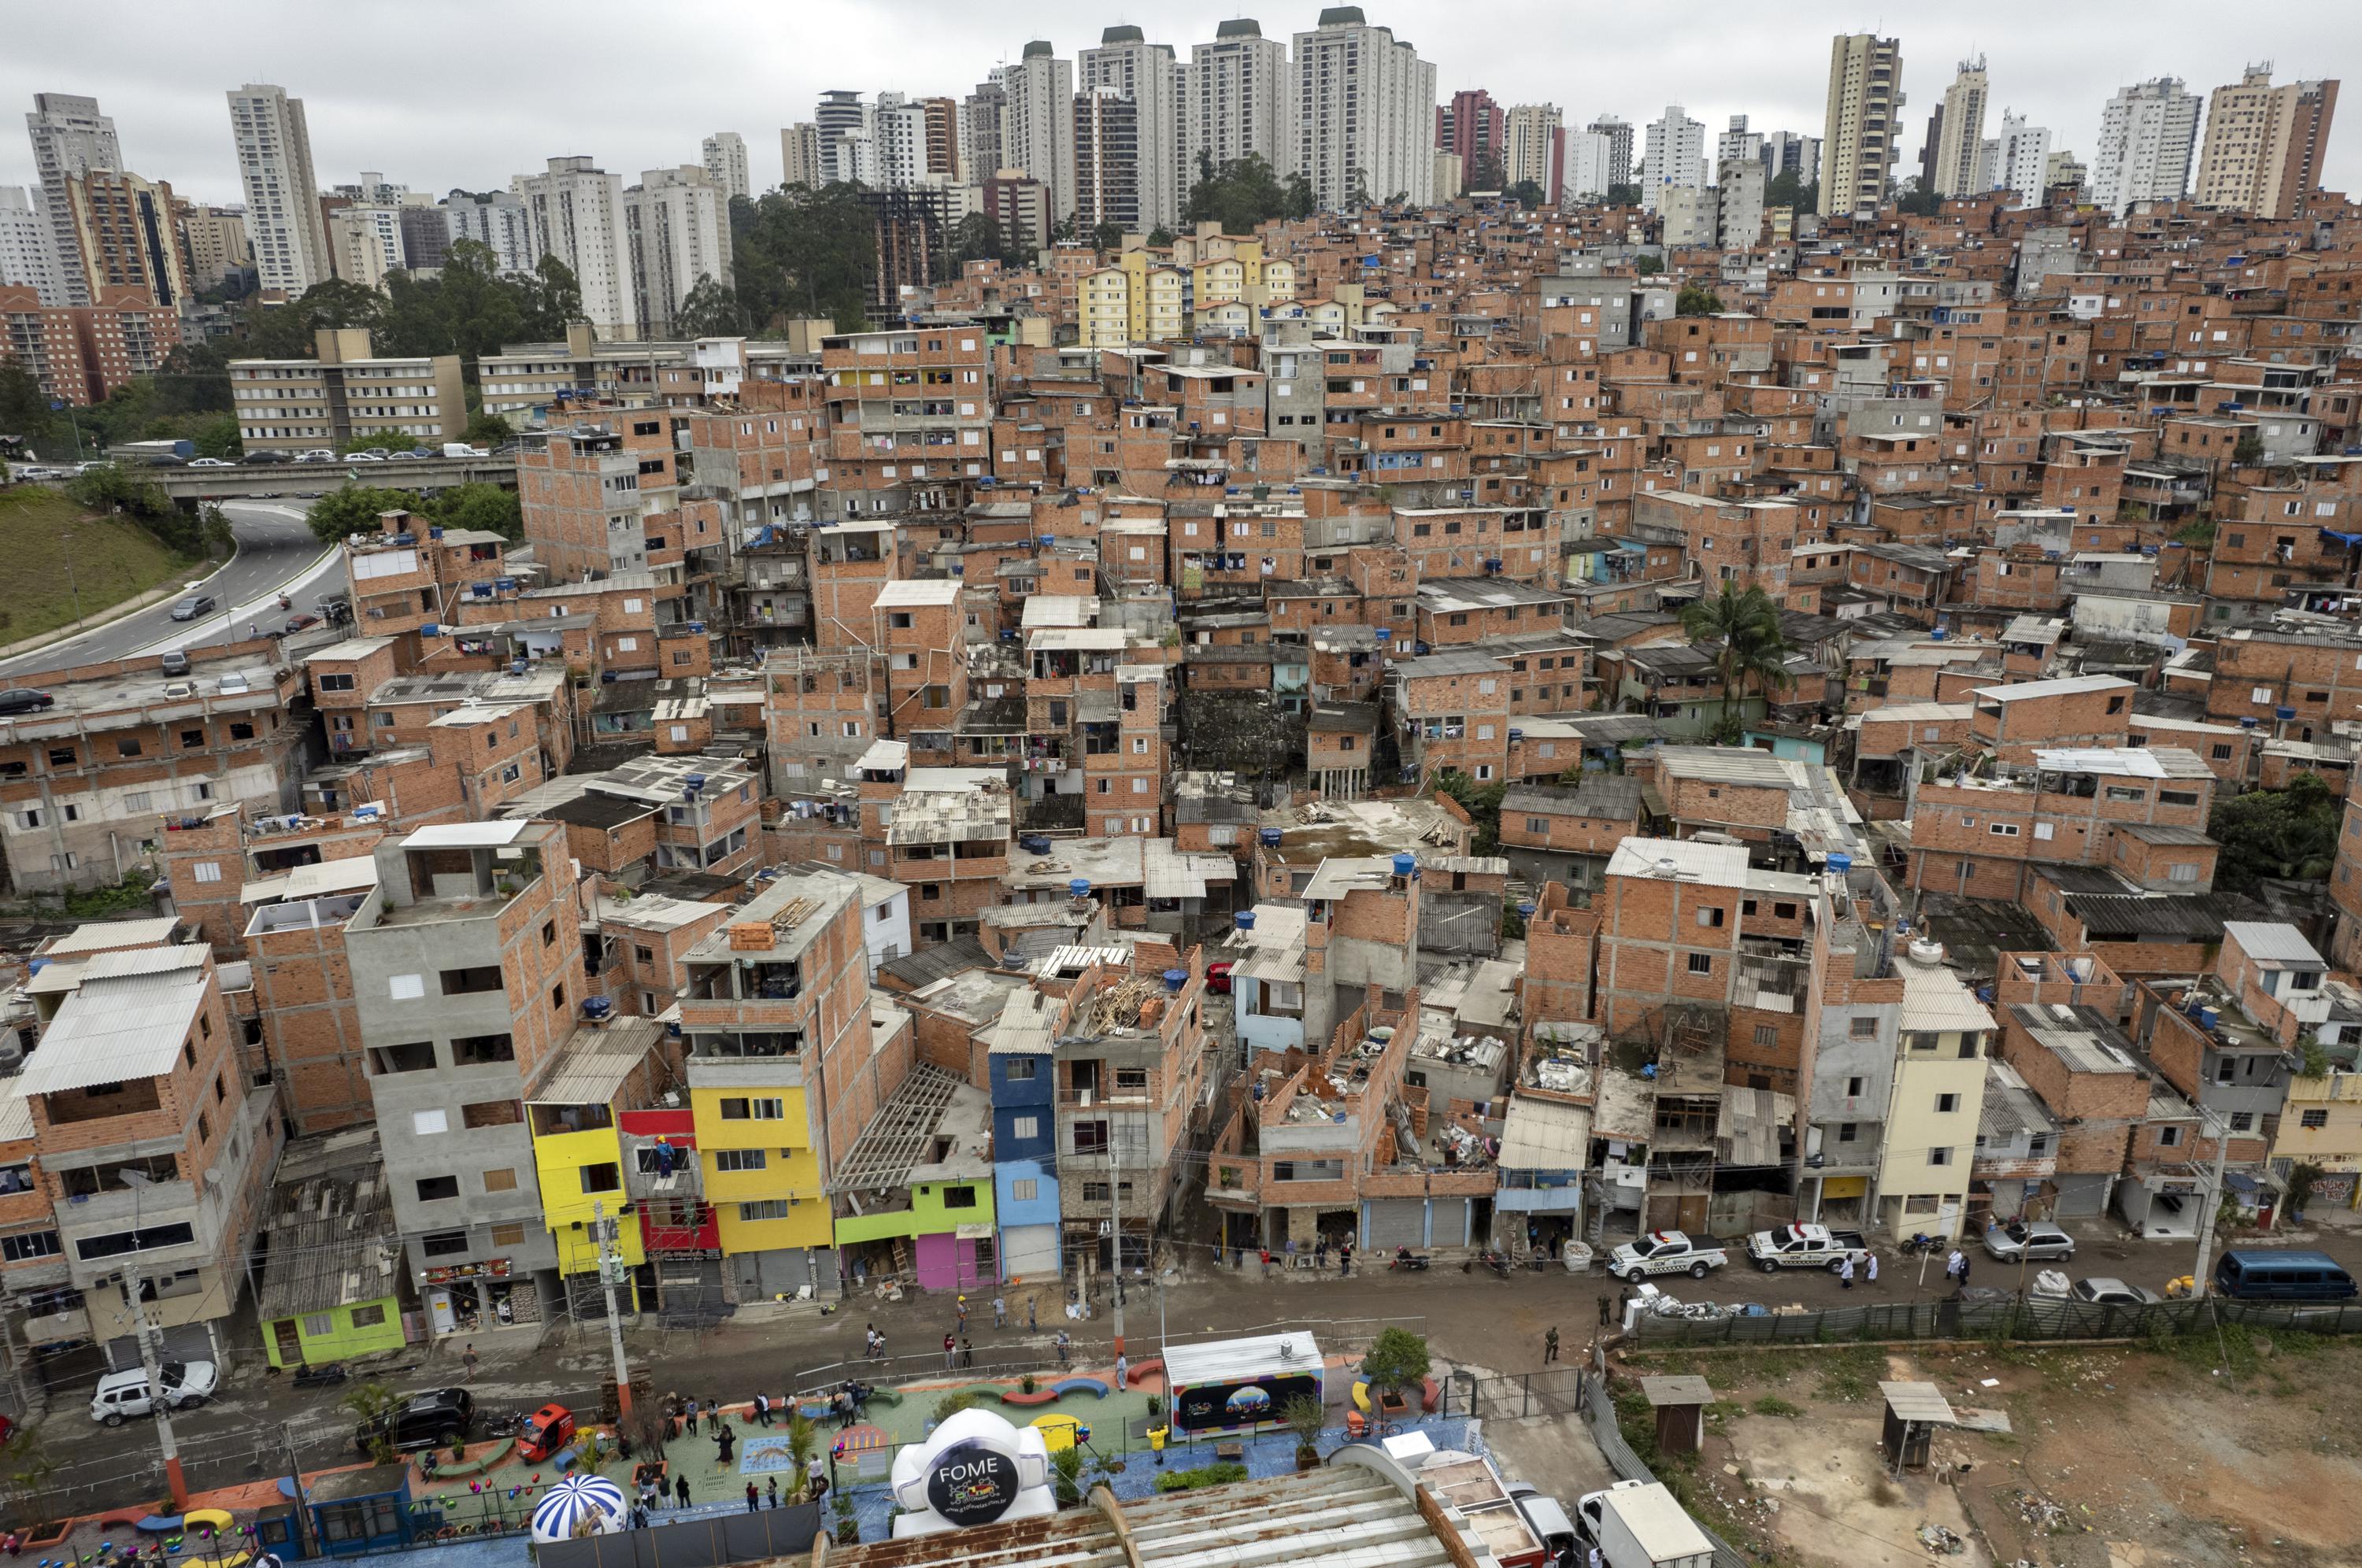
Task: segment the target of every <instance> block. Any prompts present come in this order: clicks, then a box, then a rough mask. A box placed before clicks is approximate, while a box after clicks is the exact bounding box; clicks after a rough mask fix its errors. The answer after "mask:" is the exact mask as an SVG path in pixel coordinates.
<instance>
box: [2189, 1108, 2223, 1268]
mask: <svg viewBox="0 0 2362 1568" xmlns="http://www.w3.org/2000/svg"><path fill="white" fill-rule="evenodd" d="M2206 1121H2207V1123H2208V1124H2209V1126H2210V1128H2211V1130H2212V1131H2213V1133H2214V1176H2213V1180H2212V1181H2210V1182H2208V1183H2207V1184H2206V1208H2205V1210H2204V1212H2202V1213H2201V1214H2200V1215H2199V1216H2198V1264H2197V1267H2196V1268H2195V1269H2194V1270H2193V1271H2192V1272H2191V1275H2190V1298H2191V1300H2192V1301H2202V1300H2204V1299H2205V1298H2206V1264H2207V1254H2208V1253H2212V1252H2213V1250H2214V1214H2215V1211H2216V1210H2217V1209H2221V1208H2222V1207H2223V1178H2224V1174H2225V1172H2226V1170H2227V1169H2228V1167H2229V1165H2230V1164H2231V1122H2230V1120H2229V1118H2227V1117H2214V1116H2208V1117H2206Z"/></svg>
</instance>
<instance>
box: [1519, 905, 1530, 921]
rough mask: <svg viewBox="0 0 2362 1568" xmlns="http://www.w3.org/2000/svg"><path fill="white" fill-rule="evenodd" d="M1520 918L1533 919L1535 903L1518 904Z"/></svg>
mask: <svg viewBox="0 0 2362 1568" xmlns="http://www.w3.org/2000/svg"><path fill="white" fill-rule="evenodd" d="M1533 918H1534V906H1533V905H1531V904H1519V905H1518V919H1519V920H1531V919H1533Z"/></svg>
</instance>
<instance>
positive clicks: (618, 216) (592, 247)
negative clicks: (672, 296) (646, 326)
mask: <svg viewBox="0 0 2362 1568" xmlns="http://www.w3.org/2000/svg"><path fill="white" fill-rule="evenodd" d="M509 189H510V190H511V191H512V192H513V193H516V194H517V195H518V196H520V197H522V198H523V199H524V205H525V217H526V221H527V223H528V225H529V230H528V232H529V233H530V234H531V236H532V244H533V255H534V262H535V265H536V266H537V265H539V264H540V260H541V259H542V258H543V257H545V256H555V257H557V259H559V260H560V261H563V262H565V263H566V265H567V266H568V267H569V268H571V269H573V271H574V279H575V282H577V283H579V285H581V289H582V314H583V315H584V316H585V317H586V318H588V319H589V321H590V324H591V325H592V326H595V327H596V328H598V330H599V334H600V336H602V337H631V336H632V335H633V334H634V332H635V330H636V328H637V323H638V317H639V311H638V306H637V304H636V300H635V293H634V284H633V281H632V247H631V239H630V231H629V229H628V227H627V226H626V224H625V221H624V182H623V180H622V178H621V177H620V176H617V175H613V174H609V173H607V172H605V171H602V170H600V169H597V168H595V167H593V166H592V164H591V161H590V159H588V158H553V159H551V160H549V167H548V169H547V170H546V171H545V172H543V173H540V174H520V175H518V176H517V177H516V178H515V179H513V180H512V181H510V182H509Z"/></svg>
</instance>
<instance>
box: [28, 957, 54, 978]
mask: <svg viewBox="0 0 2362 1568" xmlns="http://www.w3.org/2000/svg"><path fill="white" fill-rule="evenodd" d="M51 962H52V961H51V960H50V959H48V958H31V959H28V960H26V963H25V972H26V973H27V974H28V975H38V974H39V973H40V972H41V971H42V970H44V969H46V968H48V967H49V966H50V963H51Z"/></svg>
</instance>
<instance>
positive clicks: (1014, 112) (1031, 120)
mask: <svg viewBox="0 0 2362 1568" xmlns="http://www.w3.org/2000/svg"><path fill="white" fill-rule="evenodd" d="M1000 87H1001V91H1002V92H1003V93H1005V94H1007V95H1008V101H1007V103H1006V104H1005V105H1003V107H1002V109H1001V121H1000V126H1001V129H1000V136H1001V148H1000V158H1001V162H1002V164H1003V166H1004V167H1007V168H1010V169H1022V170H1023V171H1025V172H1027V173H1028V174H1031V175H1032V176H1033V178H1035V179H1036V180H1039V181H1041V182H1042V183H1043V185H1045V186H1047V187H1048V188H1049V192H1050V216H1051V219H1052V221H1053V222H1057V221H1061V220H1063V219H1065V218H1068V217H1071V216H1073V215H1074V211H1075V62H1074V61H1071V60H1060V59H1059V58H1057V52H1056V51H1055V50H1053V49H1052V48H1051V47H1050V45H1049V44H1048V43H1046V42H1044V41H1043V40H1042V39H1035V40H1033V41H1032V43H1029V44H1027V45H1026V46H1025V53H1024V55H1023V57H1022V58H1021V59H1020V60H1019V61H1018V62H1017V63H1016V64H1014V65H1011V66H1008V67H1005V68H1004V69H1003V70H1002V72H1001V73H1000Z"/></svg>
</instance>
